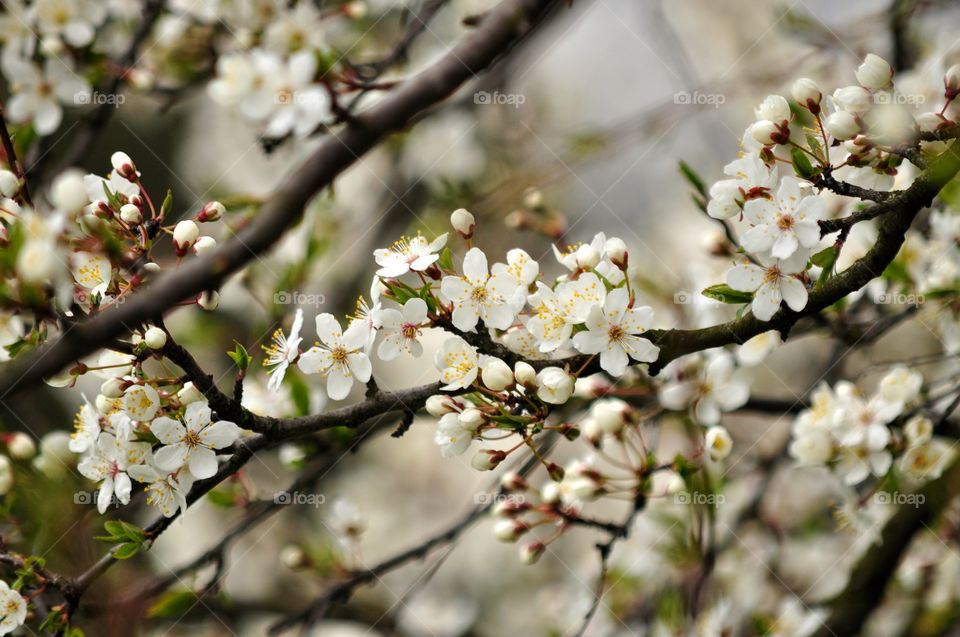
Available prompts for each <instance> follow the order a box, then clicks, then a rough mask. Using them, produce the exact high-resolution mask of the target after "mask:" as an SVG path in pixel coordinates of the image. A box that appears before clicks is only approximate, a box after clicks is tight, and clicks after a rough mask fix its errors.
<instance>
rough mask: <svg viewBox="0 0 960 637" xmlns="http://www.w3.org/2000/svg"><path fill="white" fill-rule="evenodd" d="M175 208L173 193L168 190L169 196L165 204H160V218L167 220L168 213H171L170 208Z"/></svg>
mask: <svg viewBox="0 0 960 637" xmlns="http://www.w3.org/2000/svg"><path fill="white" fill-rule="evenodd" d="M172 206H173V191H172V190H167V196H166V197H164V198H163V203H162V204H160V216H161V217H163V218H164V219H166V217H167V213H168V212H170V208H171V207H172Z"/></svg>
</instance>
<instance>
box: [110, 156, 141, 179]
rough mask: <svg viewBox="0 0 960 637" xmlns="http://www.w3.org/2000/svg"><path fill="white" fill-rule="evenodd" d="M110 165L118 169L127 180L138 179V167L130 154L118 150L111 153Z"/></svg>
mask: <svg viewBox="0 0 960 637" xmlns="http://www.w3.org/2000/svg"><path fill="white" fill-rule="evenodd" d="M110 165H111V166H113V169H114V170H115V171H117V174H118V175H120V176H121V177H123V178H124V179H126V180H127V181H136V179H137V167H136V166H135V165H134V163H133V160H132V159H130V155H128V154H126V153H123V152H120V151H117V152H115V153H114V154H112V155H110Z"/></svg>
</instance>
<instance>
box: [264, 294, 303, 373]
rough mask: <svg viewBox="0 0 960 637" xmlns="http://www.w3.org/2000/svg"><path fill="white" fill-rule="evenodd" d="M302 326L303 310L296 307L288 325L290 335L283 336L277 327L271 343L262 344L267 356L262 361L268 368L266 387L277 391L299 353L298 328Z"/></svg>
mask: <svg viewBox="0 0 960 637" xmlns="http://www.w3.org/2000/svg"><path fill="white" fill-rule="evenodd" d="M302 327H303V310H301V309H300V308H297V312H296V314H295V315H294V317H293V325H291V326H290V336H284V334H283V329H282V328H277V330H276V331H275V332H274V333H273V337H272V339H271V340H272V341H273V342H272V343H271V344H270V346H269V347H267V346H263V351H264V352H266V354H267V357H266V358H265V359H264V361H263V366H264V367H268V368H271V369H270V381H269V382H268V383H267V389H270V390H271V391H274V392H276V391H278V390H279V389H280V384H281V383H282V382H283V377H284V375H285V374H286V373H287V368H288V367H289V366H290V363H292V362H293V361H295V360H297V356H299V355H300V343H301V342H302V341H303V338H301V337H300V330H301V328H302Z"/></svg>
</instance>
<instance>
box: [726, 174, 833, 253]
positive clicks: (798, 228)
mask: <svg viewBox="0 0 960 637" xmlns="http://www.w3.org/2000/svg"><path fill="white" fill-rule="evenodd" d="M743 213H744V216H746V218H747V220H748V221H749V222H750V223H751V224H753V227H752V228H750V230H748V231H747V232H745V233H744V235H743V236H742V237H741V243H742V244H743V247H744V249H746V250H747V251H748V252H765V251H767V250H769V251H770V253H771V254H772V255H773V256H774V257H776V258H778V259H786V258H788V257H790V256H791V255H792V254H793V253H794V252H796V251H797V249H798V248H799V247H803V248H813V247H815V246H816V245H817V244H818V243H820V226H819V225H818V224H817V221H819V220H820V219H821V218H823V216H824V214H825V213H826V203H825V202H824V200H823V198H822V197H820V196H818V195H808V196H805V197H804V196H802V193H801V191H800V182H799V181H797V180H796V179H793V178H792V177H785V178H784V179H783V180H782V181H781V182H780V188H779V189H778V190H777V196H776V200H775V201H773V200H770V199H751V200H750V201H748V202H747V203H746V204H744V206H743Z"/></svg>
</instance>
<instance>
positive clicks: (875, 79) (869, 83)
mask: <svg viewBox="0 0 960 637" xmlns="http://www.w3.org/2000/svg"><path fill="white" fill-rule="evenodd" d="M892 79H893V69H892V68H891V67H890V65H889V64H888V63H887V61H886V60H884V59H883V58H882V57H880V56H879V55H874V54H873V53H869V54H867V57H866V59H865V60H864V61H863V64H861V65H860V66H859V67H858V68H857V81H858V82H860V86H862V87H864V88H870V89H880V88H887V87H888V86H890V80H892Z"/></svg>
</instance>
